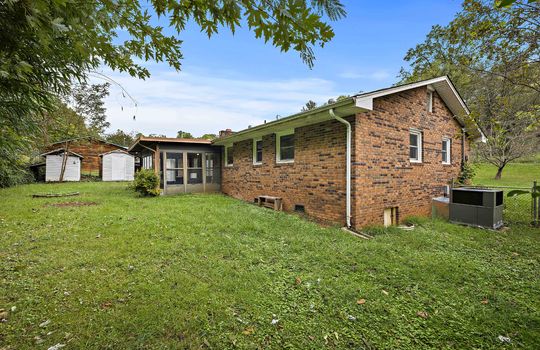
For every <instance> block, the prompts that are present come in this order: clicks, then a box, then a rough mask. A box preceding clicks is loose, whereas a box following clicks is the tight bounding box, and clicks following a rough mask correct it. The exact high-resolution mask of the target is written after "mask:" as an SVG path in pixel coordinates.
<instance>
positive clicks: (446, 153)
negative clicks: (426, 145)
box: [441, 138, 452, 164]
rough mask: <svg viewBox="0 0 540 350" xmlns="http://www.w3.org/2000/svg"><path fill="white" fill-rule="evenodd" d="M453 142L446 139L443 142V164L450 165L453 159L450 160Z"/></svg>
mask: <svg viewBox="0 0 540 350" xmlns="http://www.w3.org/2000/svg"><path fill="white" fill-rule="evenodd" d="M451 145H452V143H451V141H450V139H449V138H444V139H443V140H442V152H441V154H442V162H443V164H450V163H451V161H450V160H451V158H450V149H451Z"/></svg>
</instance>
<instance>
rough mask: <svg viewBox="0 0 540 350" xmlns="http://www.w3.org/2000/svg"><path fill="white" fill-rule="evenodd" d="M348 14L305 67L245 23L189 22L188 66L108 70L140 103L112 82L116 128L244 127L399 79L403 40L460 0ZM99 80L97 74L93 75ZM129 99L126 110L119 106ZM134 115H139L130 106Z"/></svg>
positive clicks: (353, 7) (443, 19)
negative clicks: (132, 73) (133, 72)
mask: <svg viewBox="0 0 540 350" xmlns="http://www.w3.org/2000/svg"><path fill="white" fill-rule="evenodd" d="M343 3H344V4H345V6H346V9H347V13H348V15H347V17H346V18H344V19H342V20H340V21H338V22H334V23H333V25H332V27H333V28H334V31H335V34H336V35H335V37H334V39H333V40H332V41H331V42H330V43H328V44H327V45H326V46H325V47H324V48H316V50H315V53H316V57H317V60H316V61H315V67H314V68H313V69H309V68H308V66H307V65H305V64H304V63H303V62H302V61H301V59H300V58H299V56H298V54H297V53H296V52H292V51H291V52H288V53H282V52H280V51H279V50H278V49H276V48H274V47H273V46H272V45H271V44H265V43H264V41H263V40H257V39H255V38H254V35H253V34H252V33H251V32H249V31H248V30H247V28H242V29H239V30H238V31H237V32H236V33H235V35H232V34H231V33H230V32H227V31H226V30H224V31H222V32H221V33H219V34H218V35H216V36H213V37H212V38H211V39H208V37H207V36H206V35H205V34H203V33H200V32H199V30H198V29H197V28H196V27H195V26H190V27H189V28H188V29H187V30H186V31H185V32H183V33H182V34H181V35H180V38H181V39H182V40H183V41H184V43H183V45H182V52H183V55H184V59H183V61H182V71H181V72H176V71H175V70H174V69H172V68H169V67H168V66H167V65H166V64H156V63H145V65H147V66H148V67H149V69H150V71H151V73H152V77H151V78H149V79H147V80H145V81H142V80H138V79H135V78H131V77H128V76H127V75H125V74H119V73H116V72H110V71H109V70H108V69H106V68H104V69H103V72H104V73H105V74H107V75H108V76H110V77H112V78H113V79H115V80H116V81H118V82H119V83H121V84H122V85H123V86H124V87H125V89H126V90H127V91H128V92H129V93H130V94H131V95H132V96H133V97H134V98H135V100H136V101H137V103H138V106H137V108H135V107H134V106H133V105H132V104H131V102H130V101H129V100H127V99H124V98H123V97H122V93H121V91H120V89H119V88H117V87H112V88H111V96H110V97H109V98H108V99H107V101H106V106H107V113H108V119H109V121H110V122H111V128H110V130H111V131H112V130H116V129H123V130H125V131H140V132H143V133H145V134H150V133H155V134H164V135H167V136H170V137H174V136H176V132H177V131H178V130H186V131H189V132H191V133H193V134H194V135H195V136H200V135H202V134H204V133H217V132H218V131H219V130H220V129H225V128H232V129H233V130H240V129H244V128H246V127H247V126H248V125H257V124H260V123H262V122H263V121H264V120H265V119H266V120H273V119H275V118H276V115H280V116H282V117H285V116H287V115H290V114H292V113H295V112H298V111H299V110H300V108H301V107H302V105H303V104H304V103H305V102H306V101H308V100H310V99H311V100H314V101H316V102H317V103H322V102H325V101H326V100H328V99H329V98H331V97H336V96H338V95H341V94H347V95H350V94H354V93H356V92H359V91H370V90H374V89H378V88H382V87H386V86H389V85H392V84H394V83H395V82H396V81H397V78H396V76H397V75H398V73H399V70H400V68H401V67H402V66H406V62H404V61H403V57H404V56H405V53H406V51H407V49H409V48H411V47H414V46H415V45H416V44H417V43H420V42H422V41H423V40H424V38H425V35H426V34H427V33H428V32H429V30H430V28H431V27H432V26H433V25H435V24H441V25H444V24H447V23H448V22H449V21H450V20H451V19H452V18H453V16H454V14H455V13H456V12H458V11H459V9H460V4H461V3H460V1H456V0H437V1H433V0H431V1H429V0H409V1H397V0H394V1H377V0H375V1H374V0H357V1H353V0H348V1H343ZM94 82H98V81H97V80H94ZM122 107H123V110H122ZM134 114H135V115H136V120H135V121H134V120H133V115H134Z"/></svg>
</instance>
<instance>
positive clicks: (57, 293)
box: [0, 183, 540, 349]
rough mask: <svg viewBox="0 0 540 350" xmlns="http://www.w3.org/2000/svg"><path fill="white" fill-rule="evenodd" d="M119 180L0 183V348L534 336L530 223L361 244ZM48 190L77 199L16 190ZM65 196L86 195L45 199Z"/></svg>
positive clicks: (536, 285)
mask: <svg viewBox="0 0 540 350" xmlns="http://www.w3.org/2000/svg"><path fill="white" fill-rule="evenodd" d="M125 187H126V185H125V184H121V183H79V184H40V185H28V186H21V187H17V188H10V189H5V190H0V247H1V249H0V261H1V264H0V279H1V283H0V308H3V309H6V310H10V309H11V308H12V307H15V308H16V309H15V311H13V312H10V311H9V312H8V316H7V317H8V320H7V322H3V323H0V348H2V349H47V348H48V347H50V346H52V345H55V344H66V347H65V348H64V349H109V348H114V349H167V348H197V349H198V348H212V349H235V348H238V349H257V348H260V349H263V348H264V349H283V348H297V349H321V348H322V349H326V348H329V349H338V348H339V349H374V348H379V349H383V348H386V349H395V348H400V349H418V348H422V349H424V348H434V349H441V348H454V349H464V348H493V349H500V348H529V349H535V348H536V349H537V348H538V345H539V344H540V280H539V279H540V277H539V274H538V271H539V270H540V262H539V254H538V252H539V251H540V232H539V230H538V229H532V228H522V227H516V228H511V229H509V230H507V231H503V232H491V231H487V230H480V229H473V228H465V227H461V226H456V225H450V224H447V223H444V222H438V221H425V222H423V223H421V226H417V228H416V229H415V230H414V231H409V232H396V231H393V233H389V234H385V235H380V236H377V237H376V238H374V239H372V240H369V241H366V240H361V239H358V238H356V237H354V236H352V235H349V234H347V233H346V232H344V231H342V230H340V229H338V228H323V227H320V226H318V225H316V224H314V223H311V222H308V221H305V220H303V219H302V218H300V217H297V216H294V215H288V214H285V213H278V212H273V211H270V210H267V209H263V208H259V207H256V206H253V205H251V204H247V203H243V202H240V201H237V200H234V199H232V198H228V197H225V196H222V195H184V196H171V197H160V198H139V197H136V196H135V195H134V194H132V193H131V192H129V191H127V190H126V188H125ZM56 191H57V192H70V191H80V192H81V195H80V196H79V197H66V198H50V199H49V198H39V199H38V198H36V199H34V198H31V194H33V193H37V192H56ZM72 201H77V202H95V203H96V205H92V206H79V207H55V206H51V204H54V203H59V202H72ZM359 299H365V303H364V304H358V303H357V300H359ZM483 300H486V301H487V303H485V302H484V303H482V301H483ZM418 312H424V313H426V314H421V315H427V318H423V317H420V316H418V314H417V313H418ZM273 319H275V320H279V321H278V322H277V323H275V324H272V320H273ZM47 320H50V323H48V324H47V325H45V326H43V327H40V324H41V323H43V322H45V321H47ZM500 335H503V336H507V337H510V338H511V340H512V343H511V344H507V345H505V344H502V343H501V342H500V341H499V340H498V336H500Z"/></svg>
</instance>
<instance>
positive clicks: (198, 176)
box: [187, 153, 203, 185]
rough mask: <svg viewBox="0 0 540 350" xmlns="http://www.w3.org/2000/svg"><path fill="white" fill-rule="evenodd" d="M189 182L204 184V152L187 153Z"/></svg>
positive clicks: (191, 183)
mask: <svg viewBox="0 0 540 350" xmlns="http://www.w3.org/2000/svg"><path fill="white" fill-rule="evenodd" d="M187 183H188V184H190V185H195V184H202V183H203V178H202V153H188V154H187Z"/></svg>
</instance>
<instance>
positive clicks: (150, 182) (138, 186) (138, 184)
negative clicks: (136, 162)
mask: <svg viewBox="0 0 540 350" xmlns="http://www.w3.org/2000/svg"><path fill="white" fill-rule="evenodd" d="M131 188H132V189H133V190H134V191H135V192H139V193H140V194H142V195H143V196H158V195H159V193H160V190H159V177H158V176H157V175H156V174H155V173H154V171H153V170H151V169H141V170H139V171H137V172H136V173H135V179H134V180H133V184H132V185H131Z"/></svg>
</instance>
